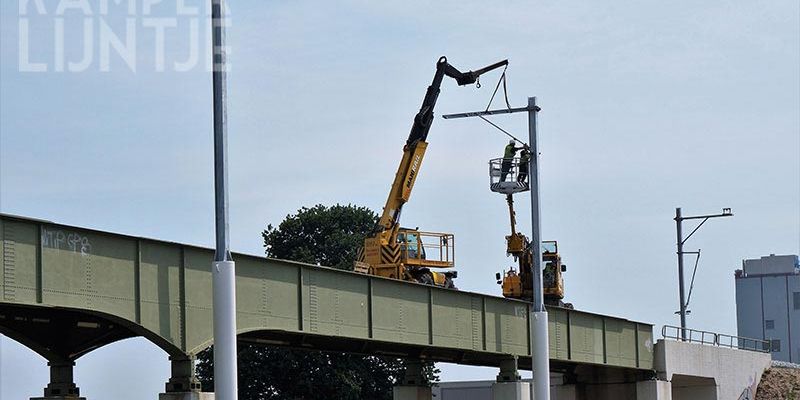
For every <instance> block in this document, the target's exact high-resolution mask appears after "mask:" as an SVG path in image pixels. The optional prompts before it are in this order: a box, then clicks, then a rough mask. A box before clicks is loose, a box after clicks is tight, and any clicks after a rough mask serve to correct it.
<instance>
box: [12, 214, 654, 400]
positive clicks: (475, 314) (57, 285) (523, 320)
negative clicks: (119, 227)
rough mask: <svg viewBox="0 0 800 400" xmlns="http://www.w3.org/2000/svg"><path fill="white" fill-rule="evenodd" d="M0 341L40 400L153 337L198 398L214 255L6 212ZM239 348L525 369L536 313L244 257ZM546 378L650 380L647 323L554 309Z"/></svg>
mask: <svg viewBox="0 0 800 400" xmlns="http://www.w3.org/2000/svg"><path fill="white" fill-rule="evenodd" d="M0 245H2V251H1V252H0V254H2V266H1V268H2V269H1V270H0V272H1V273H0V333H2V334H3V335H5V336H7V337H9V338H11V339H13V340H15V341H17V342H19V343H22V344H23V345H25V346H27V347H29V348H30V349H32V350H33V351H35V352H36V353H38V354H40V355H41V356H42V357H44V358H45V359H47V360H48V362H49V365H50V367H51V382H50V385H49V386H48V387H47V389H45V392H46V393H45V395H46V396H47V395H51V396H58V395H62V396H63V395H65V394H66V395H69V394H70V393H72V394H77V391H78V389H77V388H76V387H75V384H74V383H73V382H72V368H73V366H74V363H75V360H76V359H78V358H79V357H81V356H82V355H84V354H87V353H89V352H90V351H92V350H94V349H97V348H100V347H102V346H104V345H107V344H110V343H113V342H116V341H119V340H122V339H126V338H131V337H138V336H141V337H144V338H146V339H148V340H150V341H151V342H153V343H154V344H156V345H157V346H159V347H160V348H161V349H163V350H164V351H165V352H166V353H167V354H168V355H169V357H170V360H172V377H171V378H170V380H169V382H168V383H167V391H168V392H186V391H191V390H198V389H199V385H198V384H197V381H196V379H195V378H194V372H193V358H194V356H195V355H196V354H197V353H199V352H201V351H202V350H204V349H206V348H207V347H209V346H210V345H211V344H212V343H213V337H212V309H211V304H212V303H211V301H212V300H211V261H212V260H213V251H212V250H210V249H205V248H200V247H195V246H190V245H184V244H179V243H171V242H164V241H158V240H152V239H146V238H140V237H133V236H128V235H120V234H115V233H109V232H101V231H97V230H92V229H85V228H79V227H74V226H67V225H61V224H56V223H51V222H47V221H40V220H34V219H30V218H24V217H18V216H11V215H2V214H0ZM234 258H235V259H236V272H237V277H236V278H237V280H236V285H237V307H238V311H237V321H238V335H239V339H240V341H247V342H253V343H262V344H265V345H277V346H288V347H296V348H304V349H312V350H322V351H344V352H354V353H363V354H374V355H386V356H396V357H402V358H410V359H418V360H431V361H442V362H450V363H458V364H469V365H480V366H496V367H500V366H502V365H504V363H507V362H508V361H509V360H514V359H517V360H518V363H519V366H520V367H522V368H530V363H531V353H530V347H529V340H528V334H529V323H528V315H529V307H530V305H529V303H526V302H522V301H516V300H510V299H505V298H501V297H494V296H487V295H483V294H477V293H469V292H463V291H456V290H448V289H441V288H437V287H431V286H424V285H419V284H415V283H409V282H402V281H397V280H390V279H383V278H379V277H374V276H367V275H362V274H357V273H352V272H346V271H339V270H334V269H330V268H324V267H319V266H315V265H307V264H301V263H296V262H289V261H283V260H274V259H267V258H264V257H256V256H250V255H243V254H236V255H234ZM548 311H549V314H550V329H549V335H550V337H549V339H550V355H551V369H553V370H554V371H565V372H568V373H569V372H571V373H576V371H578V372H580V371H584V374H585V375H594V376H597V375H598V374H605V373H607V372H608V371H614V373H622V374H623V375H627V376H636V377H639V378H633V379H641V377H643V376H648V374H651V373H652V370H653V368H654V367H653V331H652V325H650V324H645V323H639V322H633V321H629V320H625V319H621V318H616V317H611V316H604V315H597V314H591V313H586V312H581V311H576V310H568V309H563V308H554V307H550V308H549V309H548Z"/></svg>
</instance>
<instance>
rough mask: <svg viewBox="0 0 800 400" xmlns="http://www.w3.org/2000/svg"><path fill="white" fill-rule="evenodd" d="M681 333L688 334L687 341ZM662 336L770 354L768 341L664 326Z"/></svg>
mask: <svg viewBox="0 0 800 400" xmlns="http://www.w3.org/2000/svg"><path fill="white" fill-rule="evenodd" d="M681 333H685V334H686V339H685V340H684V339H682V336H683V335H681ZM661 336H662V337H663V338H664V339H673V340H679V341H685V342H689V343H700V344H705V345H709V346H720V347H728V348H731V349H739V350H748V351H757V352H759V353H769V352H770V342H769V341H768V340H762V339H753V338H748V337H742V336H733V335H726V334H724V333H716V332H709V331H703V330H699V329H689V328H680V327H678V326H672V325H664V327H663V328H661Z"/></svg>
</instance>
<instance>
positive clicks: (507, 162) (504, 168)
mask: <svg viewBox="0 0 800 400" xmlns="http://www.w3.org/2000/svg"><path fill="white" fill-rule="evenodd" d="M516 143H517V142H516V141H514V139H511V140H509V141H508V146H506V149H505V151H504V152H503V164H501V165H500V182H505V181H506V177H507V176H508V174H509V173H510V172H511V164H512V163H513V162H514V156H516V155H517V150H521V149H522V147H516V146H514V145H515V144H516Z"/></svg>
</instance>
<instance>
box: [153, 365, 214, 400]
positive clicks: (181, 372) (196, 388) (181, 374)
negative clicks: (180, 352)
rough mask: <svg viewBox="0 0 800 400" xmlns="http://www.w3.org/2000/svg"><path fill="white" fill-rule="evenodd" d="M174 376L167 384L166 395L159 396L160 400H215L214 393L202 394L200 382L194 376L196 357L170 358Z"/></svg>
mask: <svg viewBox="0 0 800 400" xmlns="http://www.w3.org/2000/svg"><path fill="white" fill-rule="evenodd" d="M169 360H170V362H171V364H172V367H171V371H172V374H171V375H172V376H170V378H169V381H167V384H166V393H161V394H160V395H158V399H159V400H213V399H214V393H201V392H200V381H199V380H197V377H196V376H195V374H194V357H188V356H177V357H170V358H169Z"/></svg>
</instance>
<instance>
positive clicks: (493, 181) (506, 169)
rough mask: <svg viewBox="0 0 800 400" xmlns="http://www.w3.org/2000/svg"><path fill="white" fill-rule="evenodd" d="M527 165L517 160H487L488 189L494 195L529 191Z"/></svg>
mask: <svg viewBox="0 0 800 400" xmlns="http://www.w3.org/2000/svg"><path fill="white" fill-rule="evenodd" d="M528 182H529V179H528V163H527V162H521V161H520V159H519V158H495V159H492V160H489V189H490V190H491V191H493V192H495V193H502V194H506V195H508V194H515V193H522V192H527V191H529V190H531V188H530V185H529V183H528Z"/></svg>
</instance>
